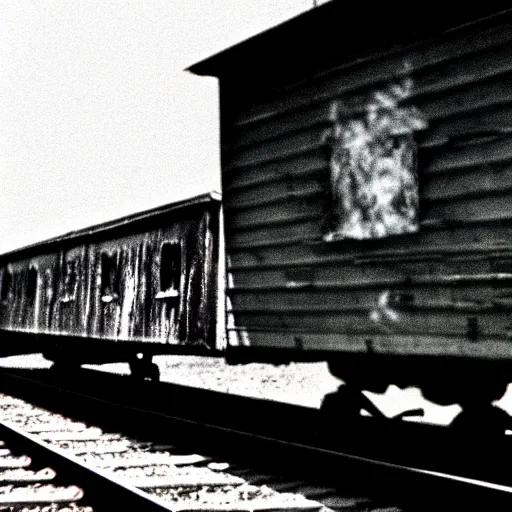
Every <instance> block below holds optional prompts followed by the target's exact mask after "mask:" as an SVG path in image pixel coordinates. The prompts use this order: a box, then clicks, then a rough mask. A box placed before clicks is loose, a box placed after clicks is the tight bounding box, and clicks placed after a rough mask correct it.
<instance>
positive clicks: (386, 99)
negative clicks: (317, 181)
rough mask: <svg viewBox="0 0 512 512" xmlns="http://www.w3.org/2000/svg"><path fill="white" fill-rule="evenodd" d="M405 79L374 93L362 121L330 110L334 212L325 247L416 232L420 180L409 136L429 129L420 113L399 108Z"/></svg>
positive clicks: (407, 86)
mask: <svg viewBox="0 0 512 512" xmlns="http://www.w3.org/2000/svg"><path fill="white" fill-rule="evenodd" d="M412 87H413V82H412V80H411V79H409V78H405V79H403V80H402V81H401V82H399V83H396V84H391V85H389V86H388V87H387V88H386V89H383V90H377V91H375V92H374V93H373V95H372V96H371V98H369V99H368V102H367V104H366V105H365V108H364V110H365V115H364V117H363V118H361V119H349V120H347V119H346V118H344V115H343V108H342V105H341V103H340V102H334V103H333V104H332V105H331V112H330V117H331V120H332V121H333V126H332V128H331V129H330V130H329V131H328V132H327V133H326V134H325V135H324V139H326V140H328V141H329V142H330V144H331V146H332V153H331V160H330V168H331V189H332V196H333V211H332V218H331V226H330V229H329V232H328V233H327V234H326V235H325V237H324V238H325V240H326V241H332V240H338V239H345V238H352V239H367V238H383V237H386V236H390V235H397V234H403V233H410V232H415V231H417V230H418V226H419V219H418V209H419V206H418V203H419V197H418V179H417V173H416V162H415V160H416V144H415V142H414V137H413V133H414V132H415V131H417V130H422V129H424V128H426V127H427V122H426V120H425V118H424V116H423V115H422V114H421V112H420V111H419V110H418V109H417V108H416V107H414V106H404V105H403V102H404V101H405V100H406V99H407V98H409V96H410V95H411V92H412Z"/></svg>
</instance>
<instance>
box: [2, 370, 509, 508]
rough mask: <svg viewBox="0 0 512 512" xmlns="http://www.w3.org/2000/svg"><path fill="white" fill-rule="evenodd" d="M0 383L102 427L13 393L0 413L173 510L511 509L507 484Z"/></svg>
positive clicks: (9, 379)
mask: <svg viewBox="0 0 512 512" xmlns="http://www.w3.org/2000/svg"><path fill="white" fill-rule="evenodd" d="M1 382H2V390H4V391H5V389H6V388H8V387H9V383H10V387H11V390H14V389H15V388H16V389H17V390H18V391H19V390H21V389H22V388H24V387H25V388H28V387H31V393H32V395H33V396H34V397H35V398H37V401H40V400H39V399H40V398H41V397H42V398H43V401H45V402H46V406H47V407H48V406H49V405H51V406H52V407H51V408H52V409H54V410H55V409H61V410H62V409H66V413H69V412H70V410H71V409H74V414H73V417H74V418H76V419H82V420H83V419H87V420H88V422H90V421H91V418H92V417H94V421H97V422H99V423H98V424H101V427H102V428H101V429H98V427H91V426H88V425H85V424H83V423H82V424H81V423H78V424H77V423H75V422H70V420H65V419H63V418H62V417H60V416H59V417H57V419H55V417H53V419H52V416H48V415H47V414H48V413H46V412H44V411H41V410H39V409H37V408H34V407H32V406H31V405H24V404H23V403H19V402H18V405H16V400H15V399H12V398H5V400H7V402H6V403H7V404H8V403H9V402H8V401H9V400H11V405H8V406H4V407H3V409H2V410H3V413H2V416H0V418H2V417H3V418H4V419H5V420H7V421H10V422H15V423H16V424H17V425H18V428H22V429H24V430H25V431H27V432H28V431H30V432H31V434H32V435H37V436H39V437H40V438H43V440H44V442H50V443H52V444H53V445H54V446H57V449H59V450H67V451H68V453H72V456H75V457H77V456H78V457H81V460H82V463H83V464H85V465H87V466H89V467H94V468H100V471H105V470H106V471H109V472H110V473H109V474H110V477H111V478H113V479H114V481H116V482H117V483H118V484H125V485H127V486H128V487H130V486H132V487H138V488H140V489H144V490H145V493H149V495H152V496H158V497H159V498H160V499H161V500H162V501H164V502H166V504H167V506H168V507H169V508H171V509H173V510H185V509H186V510H205V509H206V510H268V509H272V510H281V509H287V510H289V509H290V508H291V509H294V510H321V509H322V508H323V509H332V510H340V511H342V510H343V511H362V510H365V511H374V510H389V511H399V510H443V509H445V510H454V509H460V508H461V507H464V509H465V510H468V509H472V510H489V506H492V510H500V509H503V510H509V509H510V505H511V503H512V489H511V488H509V487H506V486H499V485H493V484H489V483H486V482H479V481H470V480H468V479H464V478H460V477H456V476H450V475H443V474H436V473H433V472H428V471H423V470H420V469H414V468H410V467H403V466H398V465H393V464H384V463H379V462H377V461H374V460H368V459H364V458H360V457H354V456H347V455H345V454H339V453H334V452H332V451H329V450H320V449H318V448H311V447H307V446H303V445H298V444H297V443H290V442H283V441H280V440H276V439H270V438H265V437H263V436H257V435H254V434H247V433H243V432H237V431H233V430H230V429H226V428H220V427H213V426H208V425H204V424H199V423H197V422H192V421H187V420H183V419H179V418H170V417H168V416H163V415H160V414H154V413H148V412H146V411H140V410H138V411H137V410H133V409H127V408H124V407H119V406H117V407H116V406H114V405H113V404H109V403H107V402H102V401H99V400H91V398H86V397H83V396H80V395H76V394H71V393H69V392H63V391H62V390H57V389H56V388H54V387H53V388H52V387H48V386H41V385H39V387H37V385H36V384H34V383H33V382H32V383H29V381H27V380H24V381H23V380H20V379H15V378H14V377H8V376H5V375H3V376H2V379H1ZM36 388H37V389H36ZM0 403H1V402H0ZM48 408H50V407H48ZM30 410H36V411H37V413H36V414H35V418H37V420H36V419H31V418H32V416H31V414H29V412H30ZM80 411H81V413H80ZM92 413H94V414H92ZM77 414H78V415H77ZM80 416H81V417H80ZM101 418H103V421H102V420H101ZM57 420H58V421H57ZM269 420H270V421H271V418H269ZM114 427H115V428H118V429H122V430H120V431H118V432H116V431H115V428H114ZM119 432H122V433H119ZM130 435H132V436H133V437H131V438H130V437H129V436H130ZM201 475H202V476H201ZM201 478H205V479H206V480H205V481H203V480H201ZM208 479H209V480H208ZM215 479H217V480H215ZM129 510H130V509H129ZM140 510H142V509H140Z"/></svg>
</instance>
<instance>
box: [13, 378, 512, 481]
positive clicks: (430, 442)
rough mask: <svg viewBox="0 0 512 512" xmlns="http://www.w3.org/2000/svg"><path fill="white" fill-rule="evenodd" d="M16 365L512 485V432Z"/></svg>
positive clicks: (185, 410) (137, 402)
mask: <svg viewBox="0 0 512 512" xmlns="http://www.w3.org/2000/svg"><path fill="white" fill-rule="evenodd" d="M8 372H9V373H10V374H12V375H16V376H19V377H22V378H28V379H30V380H35V381H37V382H41V383H46V384H49V385H52V386H57V387H65V389H67V390H69V391H73V392H76V393H78V394H81V395H89V396H92V397H102V398H103V399H104V400H107V401H110V402H114V403H116V404H120V405H125V406H127V407H135V408H141V409H146V410H149V411H153V412H157V413H161V414H164V415H167V416H179V417H180V418H185V419H189V420H193V421H195V422H199V423H211V424H214V425H217V426H220V427H225V428H228V429H234V430H238V431H242V432H247V433H253V434H257V435H260V436H264V437H270V438H275V439H280V440H284V441H289V442H292V443H297V444H302V445H307V446H317V447H320V448H325V449H328V450H332V451H338V452H341V453H348V454H351V455H358V456H362V457H366V458H369V459H376V460H382V461H386V462H390V463H393V464H398V465H404V466H415V467H422V468H425V469H428V470H431V471H437V472H448V473H453V474H458V475H461V476H465V477H467V478H475V479H481V480H486V481H492V482H494V483H498V484H503V485H512V476H511V475H509V474H508V472H505V471H502V466H503V465H507V464H508V461H509V460H510V458H511V457H512V438H511V437H510V436H508V437H505V436H504V437H503V438H501V439H498V438H493V439H489V438H488V436H487V437H485V436H482V437H480V438H478V439H476V438H475V437H473V436H466V437H465V436H463V435H461V434H460V433H455V432H453V431H451V429H449V428H446V427H440V426H434V425H427V424H418V423H412V422H406V421H399V420H379V419H375V418H369V417H361V418H360V421H357V422H354V423H348V422H346V420H345V418H344V417H343V412H342V411H340V415H339V418H328V419H326V418H324V417H323V416H322V414H321V413H320V412H319V411H318V410H316V409H311V408H308V407H299V406H295V405H290V404H283V403H278V402H272V401H269V400H262V399H255V398H247V397H241V396H235V395H228V394H226V393H220V392H214V391H209V390H204V389H196V388H190V387H185V386H180V385H176V384H171V383H163V382H160V383H152V382H140V381H139V382H138V381H134V380H133V379H131V378H129V377H126V376H120V375H113V374H108V373H105V372H99V371H94V370H81V371H80V372H75V373H73V375H71V376H59V375H57V374H55V373H53V372H52V371H48V370H12V369H11V370H8ZM14 388H16V386H14ZM16 389H17V392H18V393H21V392H22V391H23V387H21V388H16ZM31 396H33V395H31ZM39 400H40V403H41V404H42V406H45V404H47V406H49V407H51V404H52V400H49V401H48V402H45V397H44V396H39ZM67 407H69V414H70V415H71V416H73V415H75V414H77V413H80V411H76V408H73V404H71V403H70V404H67ZM88 414H90V415H92V416H90V418H94V414H95V411H94V410H90V411H89V412H88ZM326 422H328V425H327V428H326V424H325V423H326ZM113 428H115V427H113ZM333 432H334V433H335V434H334V435H333Z"/></svg>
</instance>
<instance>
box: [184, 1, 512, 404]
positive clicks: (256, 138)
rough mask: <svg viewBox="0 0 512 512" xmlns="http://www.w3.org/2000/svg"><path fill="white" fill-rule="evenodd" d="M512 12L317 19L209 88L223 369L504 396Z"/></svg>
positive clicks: (507, 377) (426, 10)
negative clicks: (216, 174) (257, 367)
mask: <svg viewBox="0 0 512 512" xmlns="http://www.w3.org/2000/svg"><path fill="white" fill-rule="evenodd" d="M511 43H512V11H511V10H505V11H503V12H501V11H499V10H497V9H496V8H495V7H492V5H491V4H488V3H485V2H484V3H478V4H474V5H473V4H472V5H470V4H467V5H465V6H464V8H463V9H453V10H442V11H440V10H438V9H436V8H434V7H433V6H431V5H430V4H429V3H428V2H423V3H420V4H416V5H415V6H414V9H405V8H404V7H403V6H400V5H398V4H393V3H391V4H390V3H389V2H388V3H384V2H380V3H377V4H375V5H371V6H370V5H367V4H362V3H360V2H359V3H358V2H350V3H347V2H341V1H333V2H330V3H327V4H325V5H323V6H321V7H318V8H316V9H312V10H311V11H308V12H306V13H304V14H302V15H300V16H298V17H297V18H294V19H292V20H290V21H288V22H285V23H284V24H282V25H279V26H277V27H274V28H272V29H270V30H268V31H266V32H264V33H262V34H259V35H257V36H255V37H252V38H251V39H249V40H247V41H245V42H242V43H240V44H238V45H236V46H234V47H231V48H229V49H227V50H225V51H222V52H221V53H219V54H216V55H214V56H212V57H210V58H208V59H206V60H204V61H201V62H199V63H197V64H195V65H193V66H192V67H190V68H189V71H191V72H193V73H195V74H197V75H208V76H214V77H217V78H218V79H219V87H220V108H221V140H222V148H221V150H222V154H221V156H222V187H223V201H224V205H223V208H224V216H225V236H226V254H227V262H228V270H227V271H228V273H229V275H228V278H229V287H228V290H227V297H228V307H229V309H230V315H231V316H232V319H233V320H232V322H231V323H230V324H229V325H228V352H227V354H228V357H229V358H230V360H232V361H236V360H238V361H240V362H243V361H254V360H259V361H274V362H279V361H287V360H288V361H293V360H295V361H301V360H308V359H325V360H327V361H329V363H330V368H331V371H332V372H333V373H334V374H335V375H336V376H338V377H340V378H341V379H343V380H344V381H345V382H346V383H347V384H349V385H350V384H352V386H353V387H354V389H355V388H357V389H366V390H373V391H377V392H379V391H380V392H382V391H383V390H384V389H385V388H386V387H387V385H388V384H390V383H395V384H398V385H400V386H408V385H416V386H420V387H421V388H422V389H423V392H424V395H425V396H426V397H427V398H430V399H433V400H434V401H437V402H440V403H451V402H461V403H463V402H464V401H470V402H471V401H475V400H479V397H480V398H482V400H484V401H490V400H493V399H496V398H498V397H499V396H500V395H501V394H502V393H503V392H504V389H505V385H506V383H507V382H509V381H511V380H512V378H511V377H512V372H511V363H512V223H511V221H512V44H511Z"/></svg>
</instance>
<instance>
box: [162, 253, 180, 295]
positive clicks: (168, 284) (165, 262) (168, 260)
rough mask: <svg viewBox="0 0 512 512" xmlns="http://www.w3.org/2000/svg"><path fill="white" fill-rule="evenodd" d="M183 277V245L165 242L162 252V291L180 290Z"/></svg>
mask: <svg viewBox="0 0 512 512" xmlns="http://www.w3.org/2000/svg"><path fill="white" fill-rule="evenodd" d="M180 278H181V245H180V244H179V243H164V244H163V245H162V252H161V254H160V291H162V292H165V291H167V290H178V289H179V287H180Z"/></svg>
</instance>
